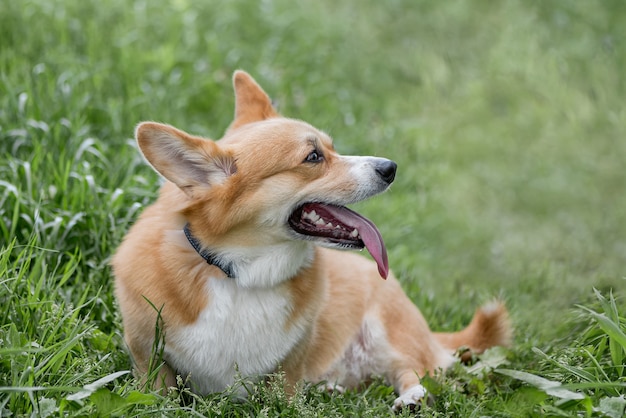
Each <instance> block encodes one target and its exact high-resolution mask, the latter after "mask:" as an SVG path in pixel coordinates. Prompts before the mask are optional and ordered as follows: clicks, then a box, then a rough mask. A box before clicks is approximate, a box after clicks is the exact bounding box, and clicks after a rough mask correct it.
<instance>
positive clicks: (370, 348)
mask: <svg viewBox="0 0 626 418" xmlns="http://www.w3.org/2000/svg"><path fill="white" fill-rule="evenodd" d="M392 352H393V348H391V347H390V346H389V343H388V342H387V334H386V332H385V329H384V327H383V325H382V324H381V323H380V321H379V320H378V319H377V318H375V317H373V316H371V317H368V318H365V319H364V320H363V324H362V325H361V329H360V330H359V332H358V333H357V334H356V335H355V336H354V338H353V340H352V341H351V342H350V343H349V344H348V346H347V347H346V350H345V351H344V353H343V355H342V356H341V358H340V359H338V360H337V361H336V362H335V364H333V365H332V367H331V368H330V370H329V371H328V372H327V373H326V374H325V375H324V376H322V380H327V381H328V382H329V384H331V385H341V386H345V387H347V388H354V387H357V386H358V385H359V384H361V383H363V381H365V380H366V379H367V378H369V377H371V376H377V375H381V376H382V375H384V374H385V372H387V371H388V370H389V361H390V359H391V358H392V356H390V353H392Z"/></svg>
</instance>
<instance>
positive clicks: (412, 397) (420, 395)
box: [393, 385, 426, 412]
mask: <svg viewBox="0 0 626 418" xmlns="http://www.w3.org/2000/svg"><path fill="white" fill-rule="evenodd" d="M425 397H426V388H424V386H422V385H415V386H412V387H410V388H409V389H408V390H406V391H405V392H404V393H402V394H401V395H400V396H398V397H397V398H396V400H395V401H393V410H394V411H396V412H397V411H400V410H401V409H402V408H404V407H406V406H409V405H418V404H419V403H420V402H422V399H424V398H425Z"/></svg>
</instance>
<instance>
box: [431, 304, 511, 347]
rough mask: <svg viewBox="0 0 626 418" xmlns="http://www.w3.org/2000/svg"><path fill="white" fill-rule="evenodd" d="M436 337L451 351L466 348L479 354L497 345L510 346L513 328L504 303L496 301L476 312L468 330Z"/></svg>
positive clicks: (439, 334)
mask: <svg viewBox="0 0 626 418" xmlns="http://www.w3.org/2000/svg"><path fill="white" fill-rule="evenodd" d="M435 337H436V338H437V340H438V341H439V343H441V345H443V346H444V347H446V348H448V349H450V350H453V351H456V350H458V349H459V348H461V347H466V348H469V349H470V350H471V351H472V352H473V353H476V354H478V353H482V352H483V351H485V350H486V349H488V348H490V347H493V346H496V345H499V346H504V347H507V346H509V345H510V344H511V339H512V337H513V328H512V326H511V321H510V319H509V313H508V311H507V310H506V307H505V306H504V303H502V302H501V301H498V300H494V301H492V302H489V303H487V304H485V305H483V306H482V307H480V308H479V309H478V310H476V313H475V314H474V318H472V321H471V322H470V324H469V325H468V326H467V328H465V329H463V330H461V331H459V332H454V333H444V332H437V333H435Z"/></svg>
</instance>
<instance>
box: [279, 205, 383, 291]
mask: <svg viewBox="0 0 626 418" xmlns="http://www.w3.org/2000/svg"><path fill="white" fill-rule="evenodd" d="M289 225H290V226H291V228H292V229H293V230H294V231H295V232H297V233H298V234H301V235H305V236H307V237H309V238H312V239H315V240H321V241H324V242H326V243H329V244H332V245H334V246H337V247H341V248H348V249H362V248H364V247H365V248H367V251H369V253H370V254H371V255H372V257H373V258H374V260H375V261H376V264H378V272H379V273H380V275H381V277H382V278H383V279H386V278H387V275H388V274H389V263H388V261H387V249H386V248H385V243H384V242H383V238H382V236H381V235H380V232H379V231H378V228H376V225H374V223H373V222H372V221H370V220H369V219H367V218H365V217H363V216H361V215H359V214H358V213H356V212H354V211H353V210H350V209H348V208H346V207H343V206H334V205H327V204H323V203H305V204H304V205H302V206H300V207H298V208H297V209H296V210H295V211H294V212H293V213H292V214H291V216H290V217H289Z"/></svg>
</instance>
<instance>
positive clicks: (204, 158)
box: [135, 122, 236, 197]
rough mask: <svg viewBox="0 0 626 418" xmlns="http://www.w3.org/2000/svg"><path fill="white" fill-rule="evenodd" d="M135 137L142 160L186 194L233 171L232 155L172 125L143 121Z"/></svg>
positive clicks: (219, 182)
mask: <svg viewBox="0 0 626 418" xmlns="http://www.w3.org/2000/svg"><path fill="white" fill-rule="evenodd" d="M135 137H136V138H137V143H138V144H139V149H140V150H141V152H142V153H143V155H144V156H145V157H146V160H148V162H149V163H150V164H151V165H152V167H154V169H155V170H156V171H157V172H158V173H159V174H161V175H162V176H163V177H165V178H166V179H168V180H169V181H171V182H172V183H174V184H176V185H177V186H178V187H179V188H180V189H181V190H182V191H184V192H185V193H186V194H187V195H189V196H191V197H193V195H194V191H197V190H199V189H205V190H206V189H207V188H209V187H211V186H213V185H216V184H221V183H223V182H224V181H225V180H226V179H227V178H228V177H229V176H230V175H232V174H234V173H235V172H236V166H235V162H234V159H233V158H232V156H231V155H230V154H228V153H226V152H224V151H223V150H222V149H220V147H219V146H218V145H217V144H216V143H215V142H213V141H211V140H208V139H203V138H199V137H194V136H191V135H189V134H187V133H185V132H183V131H181V130H178V129H176V128H174V127H172V126H169V125H164V124H161V123H155V122H143V123H140V124H139V125H138V126H137V129H136V131H135Z"/></svg>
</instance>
